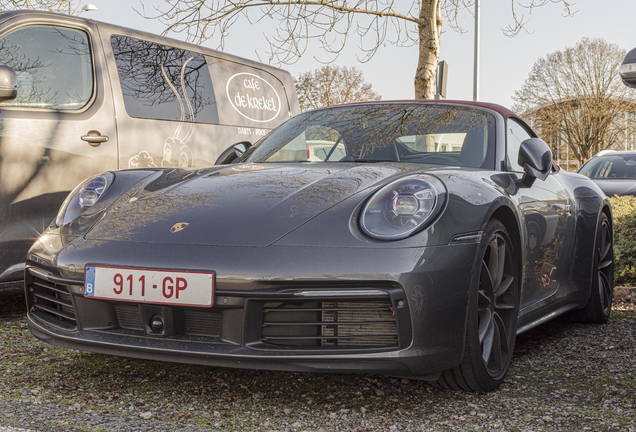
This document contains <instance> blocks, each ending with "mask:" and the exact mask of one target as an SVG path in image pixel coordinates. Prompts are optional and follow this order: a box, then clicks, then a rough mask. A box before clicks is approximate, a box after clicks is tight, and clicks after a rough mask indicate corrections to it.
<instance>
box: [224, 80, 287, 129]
mask: <svg viewBox="0 0 636 432" xmlns="http://www.w3.org/2000/svg"><path fill="white" fill-rule="evenodd" d="M225 90H226V92H227V97H228V99H229V100H230V104H231V105H232V107H233V108H234V109H235V110H236V111H237V112H238V113H239V114H240V115H242V116H243V117H245V118H246V119H248V120H252V121H254V122H258V123H266V122H269V121H272V120H274V119H275V118H276V116H278V114H279V113H280V109H281V103H280V96H279V95H278V92H277V91H276V89H275V88H274V86H272V85H271V84H270V83H269V82H267V81H266V80H265V79H263V78H262V77H260V76H258V75H254V74H251V73H247V72H242V73H237V74H235V75H232V77H230V79H229V80H228V81H227V85H226V86H225Z"/></svg>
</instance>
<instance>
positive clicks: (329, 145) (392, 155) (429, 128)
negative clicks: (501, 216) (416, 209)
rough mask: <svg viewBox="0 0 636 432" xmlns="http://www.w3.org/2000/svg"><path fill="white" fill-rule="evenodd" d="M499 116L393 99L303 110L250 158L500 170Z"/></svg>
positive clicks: (255, 150) (251, 154)
mask: <svg viewBox="0 0 636 432" xmlns="http://www.w3.org/2000/svg"><path fill="white" fill-rule="evenodd" d="M494 123H495V120H494V117H493V116H492V115H491V114H489V113H487V112H485V111H483V110H480V109H478V108H474V107H469V106H468V107H466V106H452V105H442V104H431V103H426V104H421V103H420V104H418V103H391V104H368V105H350V106H341V107H331V108H324V109H320V110H316V111H310V112H307V113H303V114H300V115H298V116H296V117H294V118H293V119H291V120H289V121H288V122H286V123H285V124H283V125H282V126H280V127H279V128H278V129H276V130H275V131H273V132H272V133H271V134H270V135H269V136H267V137H266V138H265V139H264V140H262V141H261V142H260V143H259V144H258V145H256V146H255V147H254V148H253V150H251V151H250V153H249V155H247V157H246V158H245V161H247V162H258V163H263V162H314V163H324V162H379V161H394V162H414V163H421V164H438V165H451V166H460V167H479V168H487V169H493V168H494V147H495V145H494V137H495V134H494Z"/></svg>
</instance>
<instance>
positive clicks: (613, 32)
mask: <svg viewBox="0 0 636 432" xmlns="http://www.w3.org/2000/svg"><path fill="white" fill-rule="evenodd" d="M398 1H409V0H398ZM522 1H523V2H524V3H527V2H528V1H529V0H522ZM553 1H554V0H553ZM510 2H511V0H482V1H481V14H480V15H481V21H480V22H481V25H480V28H481V31H480V40H481V44H480V52H481V54H480V71H479V74H480V81H479V100H481V101H485V102H493V103H498V104H500V105H503V106H506V107H512V105H513V99H512V97H513V95H514V92H515V91H516V90H519V89H520V88H521V86H522V84H523V82H524V81H525V80H526V78H527V77H528V74H529V72H530V69H531V68H532V65H533V64H534V62H535V61H537V60H538V59H539V58H540V57H544V56H545V55H547V54H549V53H551V52H555V51H559V50H563V49H565V48H567V47H571V46H574V45H575V44H576V42H578V41H579V40H581V39H582V38H583V37H590V38H604V39H605V40H606V41H608V42H610V43H614V44H617V45H618V46H619V47H621V48H623V49H625V50H630V49H632V48H636V25H635V24H636V0H602V1H601V0H578V1H576V2H575V3H573V5H572V11H573V12H574V13H573V14H572V16H564V10H563V5H562V4H560V3H551V2H549V1H548V2H547V4H546V5H545V6H543V7H540V8H536V9H533V10H532V13H531V14H530V15H528V13H527V11H526V10H523V9H518V13H524V14H525V15H526V18H528V23H527V24H526V27H525V30H522V31H521V33H520V34H518V35H517V36H516V37H513V38H510V37H508V36H506V35H504V33H503V31H502V29H503V28H504V27H506V26H508V25H511V24H512V23H513V19H512V14H511V8H510ZM87 3H91V4H93V5H95V6H97V8H98V10H97V11H92V12H87V13H84V14H83V16H84V17H86V18H92V19H95V20H98V21H105V22H109V23H113V24H117V25H122V26H125V27H131V28H135V29H138V30H143V31H148V32H151V33H161V32H162V31H163V30H164V27H163V25H162V24H161V23H159V22H158V21H156V20H149V19H145V18H143V17H141V16H140V15H139V14H138V13H137V12H135V10H134V9H133V7H134V8H136V9H138V10H140V9H141V7H140V3H139V1H138V0H132V1H131V0H88V1H82V2H81V3H79V6H80V7H81V6H83V5H85V4H87ZM76 4H77V3H76ZM165 4H166V2H165V1H164V0H144V5H145V7H146V12H147V13H148V14H150V13H153V11H152V8H153V6H154V5H165ZM471 12H472V11H465V12H464V13H463V17H462V18H461V20H460V24H461V26H462V27H463V28H464V30H466V33H464V34H459V33H457V32H455V31H453V30H452V29H451V28H450V27H449V26H448V25H444V26H443V30H442V31H443V34H442V38H441V49H440V60H445V61H446V62H447V63H448V65H449V73H448V82H447V98H448V99H468V100H471V99H472V97H473V50H474V38H473V36H474V27H473V26H474V18H473V16H472V14H471ZM275 29H276V23H275V22H273V21H269V22H265V23H262V24H261V25H248V24H246V23H243V22H238V23H237V24H235V25H234V27H233V28H232V30H231V33H230V36H229V38H228V39H227V40H226V46H225V51H226V52H230V53H232V54H235V55H238V56H241V57H245V58H249V59H254V60H260V61H264V62H267V58H268V55H267V52H268V49H269V47H268V45H267V42H266V41H265V38H264V36H263V34H270V35H271V34H273V32H274V31H275ZM169 36H170V37H174V38H177V39H184V37H183V35H180V34H170V35H169ZM203 45H206V46H208V47H210V48H216V44H215V43H214V42H211V41H210V42H207V43H204V44H203ZM357 45H358V41H357V40H356V39H355V38H352V39H351V40H350V45H349V46H348V48H347V49H346V50H345V52H343V53H342V54H341V55H340V57H339V58H338V59H336V60H335V61H334V64H337V65H340V66H355V67H357V68H358V69H360V70H361V71H362V72H363V75H364V78H365V80H366V81H367V82H369V83H370V84H372V85H373V89H374V90H375V91H376V92H378V93H379V94H380V95H381V96H382V99H384V100H392V99H412V98H413V97H414V90H413V78H414V76H415V69H416V66H417V47H408V48H404V47H396V46H394V45H390V44H386V46H384V47H382V48H380V50H378V52H377V53H376V55H375V57H374V58H373V59H371V60H370V61H369V62H366V63H359V62H358V61H357V60H356V57H357V55H359V51H358V50H357ZM328 58H329V57H327V56H326V55H325V54H324V52H322V51H321V50H320V46H319V45H318V44H317V43H314V44H312V45H310V47H309V49H308V52H307V53H306V54H305V55H304V56H303V57H302V58H300V59H299V60H298V61H297V62H296V63H295V64H293V65H278V64H274V65H276V66H279V67H282V68H283V69H286V70H288V71H289V72H291V74H292V75H293V76H298V75H299V74H300V73H302V72H306V71H310V70H313V69H317V68H319V67H321V66H322V65H323V63H321V61H325V60H327V59H328Z"/></svg>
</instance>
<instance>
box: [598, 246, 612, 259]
mask: <svg viewBox="0 0 636 432" xmlns="http://www.w3.org/2000/svg"><path fill="white" fill-rule="evenodd" d="M611 249H612V242H607V243H603V251H602V252H601V255H600V258H601V261H603V260H606V259H607V257H608V256H610V250H611Z"/></svg>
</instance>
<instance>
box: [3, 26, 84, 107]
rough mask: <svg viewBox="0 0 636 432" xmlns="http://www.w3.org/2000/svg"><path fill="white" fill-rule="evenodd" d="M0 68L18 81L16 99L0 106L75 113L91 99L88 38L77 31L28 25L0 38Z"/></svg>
mask: <svg viewBox="0 0 636 432" xmlns="http://www.w3.org/2000/svg"><path fill="white" fill-rule="evenodd" d="M0 64H2V65H6V66H10V67H11V68H13V70H14V71H15V73H16V75H17V78H18V97H17V98H16V99H14V100H12V101H9V102H5V103H3V104H1V106H5V107H6V106H11V107H23V108H46V109H55V110H78V109H81V108H82V107H84V106H85V105H86V104H87V103H88V101H89V100H90V99H91V96H92V95H93V66H92V61H91V51H90V45H89V41H88V35H87V34H86V33H85V32H83V31H81V30H74V29H70V28H66V27H58V26H50V25H32V26H27V27H22V28H19V29H17V30H14V31H12V32H10V33H8V34H6V35H4V36H2V37H0Z"/></svg>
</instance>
